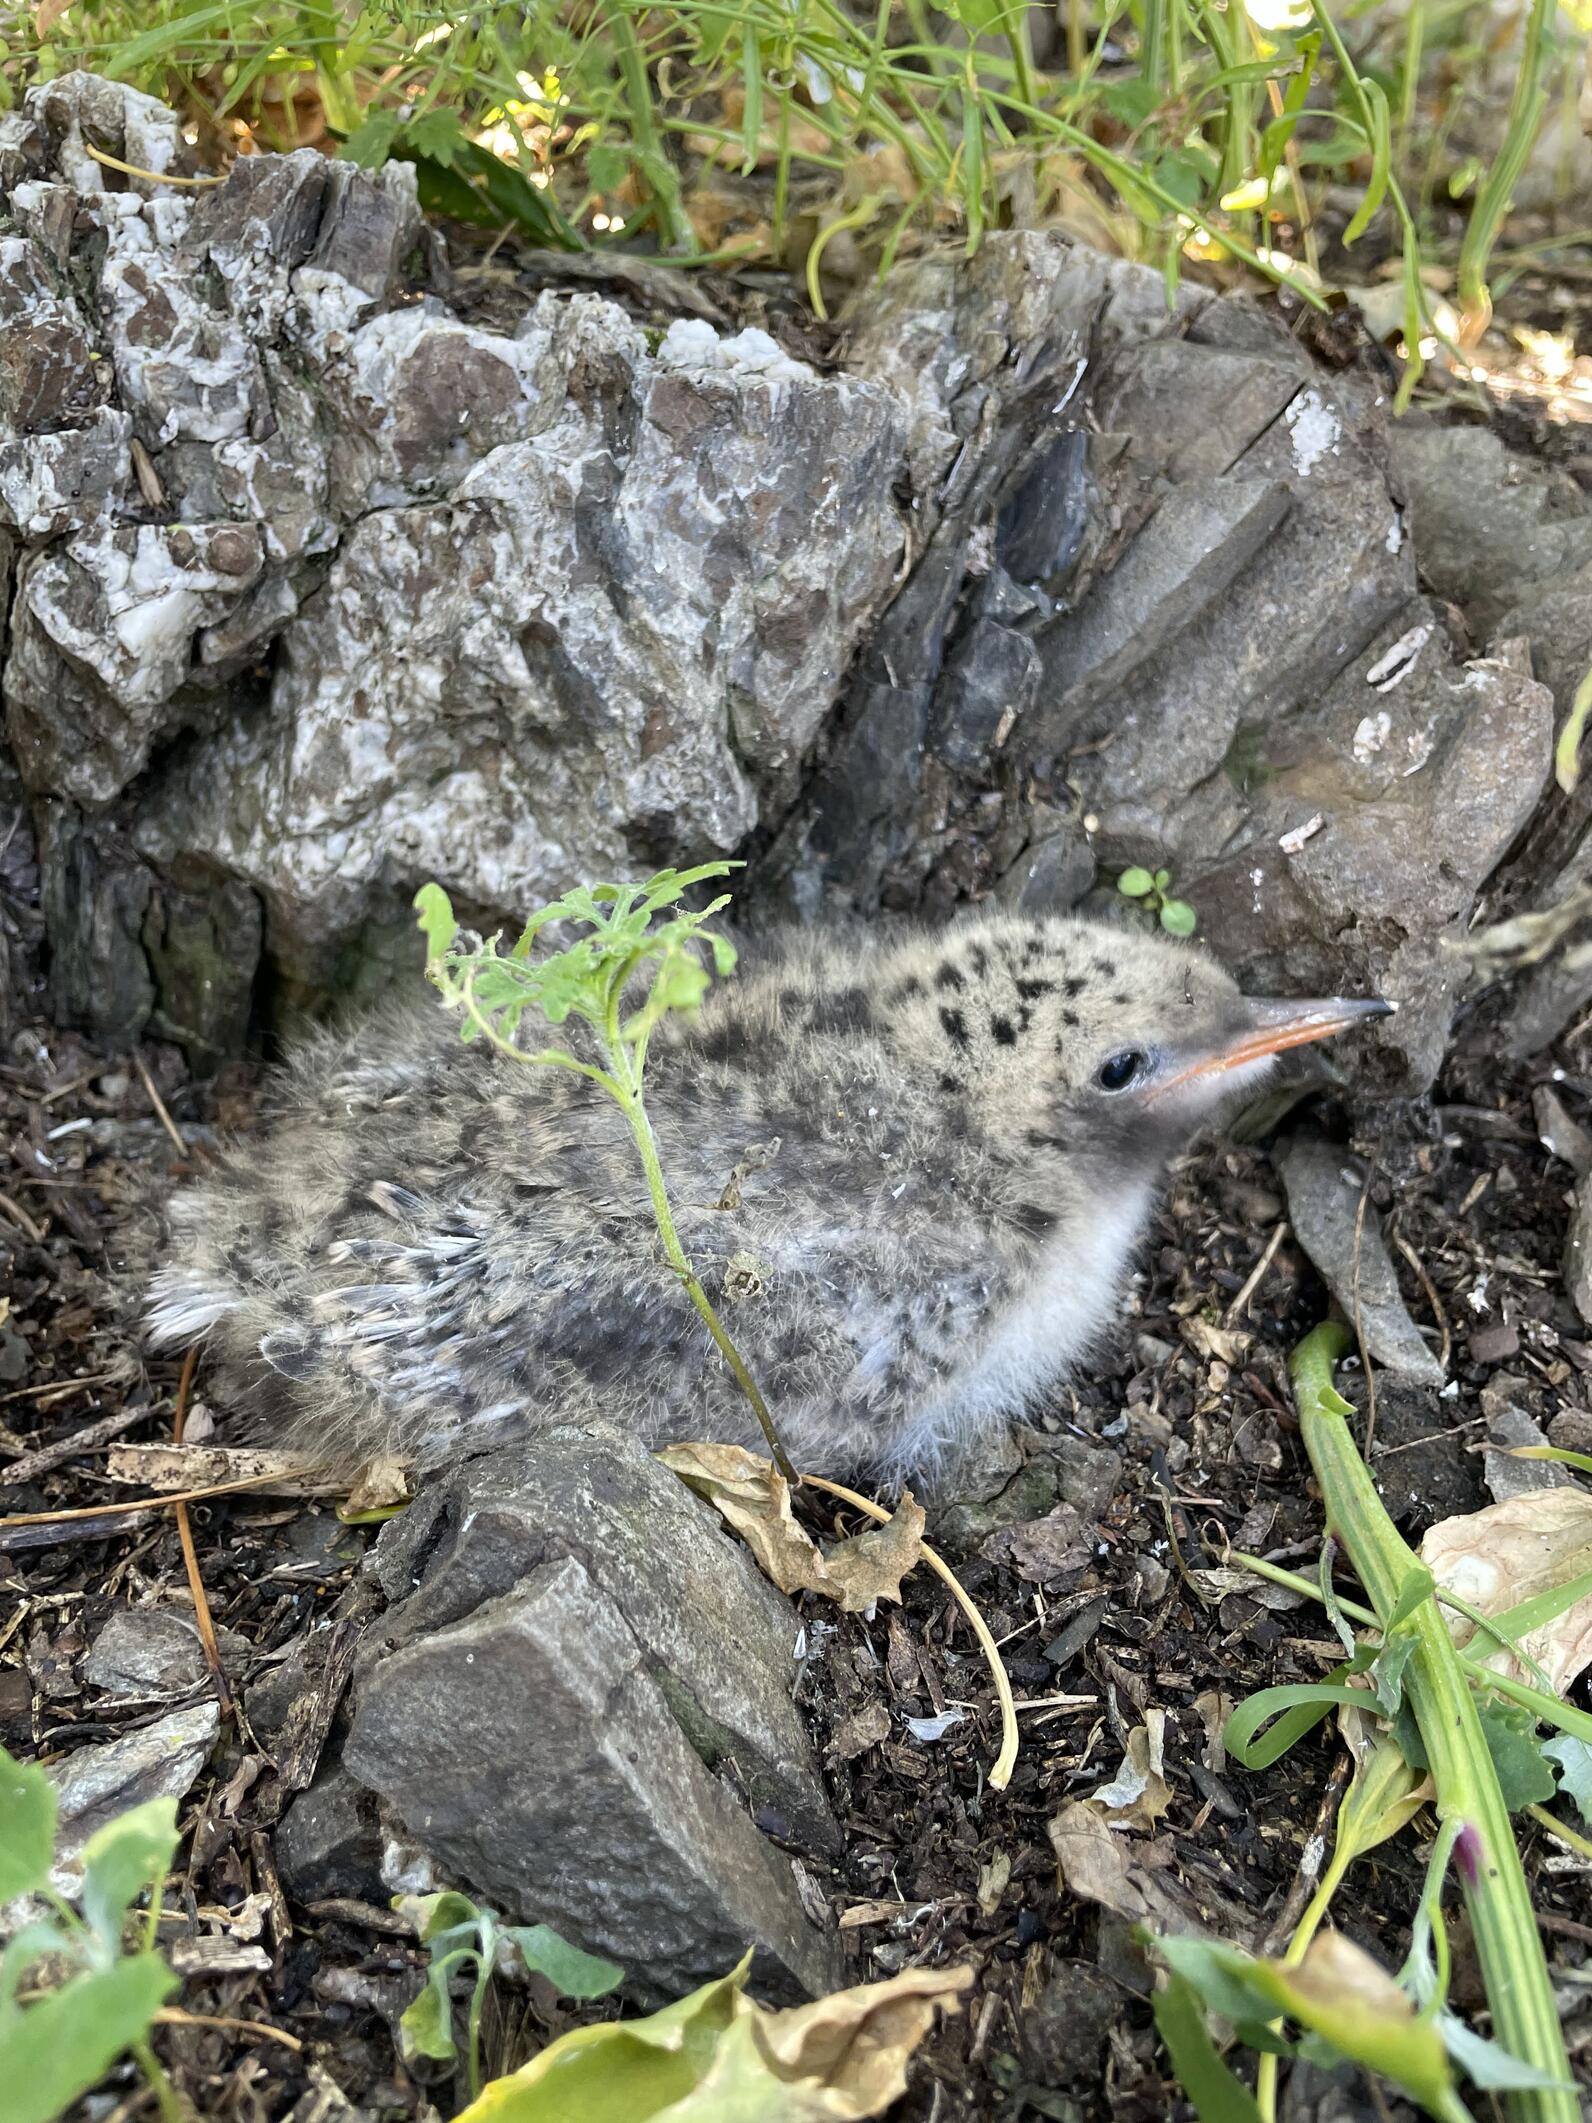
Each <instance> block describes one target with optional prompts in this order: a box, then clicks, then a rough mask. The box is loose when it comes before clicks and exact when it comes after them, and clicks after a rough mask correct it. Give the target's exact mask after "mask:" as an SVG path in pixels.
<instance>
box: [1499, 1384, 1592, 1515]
mask: <svg viewBox="0 0 1592 2123" xmlns="http://www.w3.org/2000/svg"><path fill="white" fill-rule="evenodd" d="M1517 1383H1518V1382H1516V1381H1511V1380H1509V1379H1507V1378H1504V1377H1498V1378H1495V1379H1493V1380H1492V1381H1491V1382H1490V1387H1489V1390H1488V1391H1487V1392H1485V1393H1484V1394H1483V1396H1482V1408H1483V1413H1484V1414H1485V1415H1486V1417H1487V1449H1486V1450H1485V1452H1483V1454H1482V1479H1483V1481H1485V1482H1486V1484H1487V1487H1488V1489H1489V1490H1490V1491H1491V1493H1492V1499H1493V1502H1494V1503H1495V1504H1507V1503H1508V1502H1509V1501H1510V1500H1511V1498H1513V1497H1517V1496H1525V1495H1527V1494H1528V1493H1529V1492H1530V1491H1531V1490H1533V1489H1571V1488H1574V1487H1575V1476H1574V1475H1573V1474H1572V1473H1571V1472H1570V1470H1569V1468H1568V1467H1564V1466H1560V1465H1559V1464H1558V1463H1556V1462H1555V1461H1553V1460H1520V1459H1516V1458H1515V1456H1514V1452H1513V1449H1512V1448H1513V1447H1515V1446H1517V1445H1546V1444H1547V1442H1548V1440H1547V1437H1546V1435H1545V1433H1544V1432H1543V1429H1542V1427H1541V1425H1540V1424H1539V1423H1536V1422H1533V1420H1532V1419H1531V1417H1530V1416H1529V1415H1527V1413H1526V1411H1525V1410H1524V1409H1523V1408H1518V1407H1516V1406H1515V1405H1514V1403H1513V1402H1512V1401H1510V1400H1508V1399H1507V1398H1506V1395H1507V1393H1508V1390H1509V1388H1510V1386H1511V1385H1512V1384H1517Z"/></svg>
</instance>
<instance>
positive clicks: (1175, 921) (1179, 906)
mask: <svg viewBox="0 0 1592 2123" xmlns="http://www.w3.org/2000/svg"><path fill="white" fill-rule="evenodd" d="M1199 925H1200V918H1199V916H1198V915H1197V914H1196V913H1195V912H1194V909H1193V908H1192V907H1191V906H1190V905H1189V903H1188V901H1187V900H1186V899H1163V900H1162V902H1161V927H1162V928H1163V929H1164V930H1165V931H1166V933H1167V935H1168V936H1192V935H1193V934H1194V931H1195V930H1196V929H1197V928H1198V927H1199Z"/></svg>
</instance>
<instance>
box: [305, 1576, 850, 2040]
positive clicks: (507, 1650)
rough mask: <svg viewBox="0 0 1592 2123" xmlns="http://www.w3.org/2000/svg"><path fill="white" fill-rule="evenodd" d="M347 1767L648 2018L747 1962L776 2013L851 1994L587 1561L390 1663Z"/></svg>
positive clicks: (364, 1694) (831, 1952)
mask: <svg viewBox="0 0 1592 2123" xmlns="http://www.w3.org/2000/svg"><path fill="white" fill-rule="evenodd" d="M344 1760H345V1762H346V1763H347V1765H348V1767H349V1768H350V1769H351V1770H352V1771H353V1773H354V1775H355V1776H356V1777H358V1778H359V1780H360V1781H361V1782H362V1783H363V1784H365V1785H366V1786H368V1787H369V1788H370V1789H372V1790H374V1791H376V1792H377V1793H378V1794H379V1795H380V1796H381V1797H382V1799H383V1800H384V1801H385V1802H386V1803H387V1804H388V1805H389V1806H390V1807H391V1808H392V1810H393V1811H394V1812H395V1813H396V1814H397V1816H398V1817H399V1819H400V1821H401V1822H402V1823H403V1824H404V1826H405V1827H406V1828H407V1829H408V1830H409V1831H410V1833H411V1834H412V1835H414V1836H415V1837H416V1838H417V1840H419V1841H420V1842H421V1843H422V1844H423V1847H424V1848H425V1849H426V1851H427V1852H428V1853H429V1854H430V1855H431V1856H433V1857H434V1858H435V1859H436V1861H437V1862H438V1863H439V1864H440V1865H441V1866H442V1867H443V1868H444V1869H445V1870H446V1871H447V1872H448V1873H449V1874H450V1875H452V1876H453V1877H454V1878H456V1879H458V1880H461V1881H463V1882H464V1883H466V1884H467V1885H468V1886H469V1888H470V1889H471V1890H472V1891H473V1892H474V1893H475V1894H477V1895H478V1896H480V1897H483V1898H486V1899H488V1900H490V1901H492V1902H493V1903H494V1904H495V1905H496V1906H497V1907H499V1908H500V1909H503V1910H504V1911H506V1912H507V1913H509V1914H510V1915H511V1916H513V1917H514V1918H516V1919H517V1920H526V1921H546V1922H549V1923H552V1924H554V1925H555V1926H556V1927H557V1928H558V1929H559V1930H560V1931H563V1932H565V1933H566V1934H567V1935H569V1936H570V1937H572V1938H574V1939H576V1940H578V1941H579V1942H580V1943H581V1944H582V1945H583V1946H585V1947H586V1948H588V1949H589V1950H592V1951H596V1952H600V1953H604V1954H607V1955H609V1956H610V1957H612V1958H613V1959H615V1960H619V1961H621V1962H622V1963H623V1964H624V1965H625V1966H626V1967H627V1968H629V1969H630V1970H631V1971H632V1980H633V1987H634V1989H635V1990H636V1992H637V1994H638V1995H640V1996H641V1997H643V1998H656V1997H660V1996H671V1995H678V1994H680V1993H682V1992H684V1991H686V1990H689V1989H691V1988H693V1987H695V1986H696V1985H698V1984H700V1983H701V1982H703V1981H704V1980H706V1978H707V1977H708V1976H710V1975H712V1974H714V1973H722V1971H723V1970H724V1969H725V1968H727V1967H729V1966H731V1965H732V1964H733V1963H734V1961H735V1960H736V1959H737V1958H738V1957H739V1955H740V1953H741V1952H742V1951H743V1950H744V1949H745V1947H746V1946H747V1945H748V1944H752V1945H754V1946H755V1947H756V1950H757V1962H756V1971H757V1974H758V1977H759V1980H760V1981H761V1983H762V1984H763V1985H764V1986H766V1987H767V1988H769V1989H771V1990H773V1991H775V1992H776V1993H786V1994H789V1993H791V1992H807V1993H809V1994H817V1993H820V1992H822V1991H825V1990H828V1989H830V1988H833V1987H834V1985H835V1984H836V1982H837V1981H838V1970H839V1961H838V1955H837V1953H836V1951H835V1948H834V1944H833V1941H832V1939H830V1938H829V1937H827V1936H826V1935H825V1934H824V1933H823V1932H821V1931H819V1930H818V1929H816V1928H815V1927H814V1925H813V1924H812V1923H811V1921H810V1920H809V1918H808V1917H807V1915H806V1914H805V1912H804V1910H803V1908H802V1904H801V1900H800V1897H799V1895H798V1892H797V1888H796V1883H795V1879H794V1876H793V1874H792V1871H791V1867H790V1863H789V1861H788V1860H787V1859H784V1858H782V1857H781V1856H780V1855H779V1854H778V1853H777V1852H776V1850H775V1849H774V1847H773V1846H772V1844H770V1843H768V1842H766V1841H765V1840H764V1839H763V1838H762V1837H761V1836H760V1835H759V1834H758V1832H757V1830H756V1829H755V1828H754V1827H753V1826H752V1823H751V1821H750V1820H749V1819H748V1818H747V1816H746V1814H745V1813H744V1812H743V1811H742V1810H741V1808H740V1806H739V1805H738V1804H737V1802H736V1801H735V1800H734V1799H733V1798H732V1797H731V1795H730V1794H729V1792H728V1791H727V1790H726V1789H725V1788H724V1786H723V1785H722V1784H721V1783H719V1782H718V1781H717V1780H716V1779H715V1778H714V1777H713V1776H712V1775H711V1774H710V1773H709V1771H708V1770H707V1769H706V1768H705V1767H704V1766H703V1764H702V1762H701V1760H700V1759H699V1757H698V1756H697V1754H696V1753H695V1752H694V1751H693V1749H692V1747H691V1745H690V1744H689V1742H688V1741H687V1740H686V1738H685V1735H684V1734H683V1732H682V1731H681V1729H680V1727H679V1725H678V1724H676V1722H675V1720H674V1718H673V1717H672V1716H671V1714H670V1711H669V1709H668V1707H667V1705H666V1704H665V1701H664V1698H663V1695H662V1693H661V1692H660V1690H659V1688H658V1686H657V1684H656V1683H655V1681H654V1680H653V1678H652V1677H651V1675H650V1673H649V1671H648V1654H647V1647H646V1646H645V1645H644V1644H643V1643H642V1642H641V1641H639V1640H638V1638H637V1636H636V1635H635V1634H634V1632H633V1630H632V1628H631V1627H630V1625H629V1624H628V1623H627V1622H626V1621H625V1619H624V1617H623V1616H622V1614H621V1613H620V1611H619V1608H618V1606H617V1604H616V1603H615V1601H614V1600H613V1599H612V1598H611V1597H610V1596H609V1595H608V1594H606V1593H605V1592H604V1591H603V1589H602V1588H601V1586H600V1585H599V1584H597V1583H596V1582H595V1581H594V1579H593V1578H592V1577H591V1576H590V1575H589V1574H588V1572H587V1570H586V1569H585V1568H584V1567H583V1565H582V1564H581V1563H580V1562H579V1561H578V1560H577V1559H576V1558H575V1556H573V1555H566V1556H564V1557H563V1558H562V1559H560V1560H557V1561H551V1562H547V1563H544V1564H541V1565H540V1566H538V1567H535V1568H533V1569H532V1570H531V1571H530V1572H529V1573H528V1574H527V1575H526V1576H525V1577H523V1578H522V1579H521V1580H520V1581H519V1582H518V1584H517V1585H516V1586H515V1588H514V1589H513V1590H511V1591H508V1592H506V1593H503V1594H502V1595H500V1596H498V1597H496V1598H489V1599H487V1600H485V1601H483V1602H482V1603H481V1604H480V1605H479V1606H477V1607H476V1608H475V1609H474V1610H473V1611H472V1612H471V1613H470V1614H469V1615H467V1616H466V1617H465V1618H464V1619H462V1620H460V1621H458V1622H456V1623H454V1624H452V1625H451V1626H443V1627H441V1628H439V1629H437V1630H435V1631H433V1632H432V1633H430V1634H429V1635H426V1636H421V1637H416V1638H414V1639H412V1640H411V1641H409V1642H407V1643H404V1644H401V1645H400V1646H399V1647H398V1648H397V1649H395V1650H393V1651H391V1652H389V1653H387V1654H386V1655H385V1656H383V1657H380V1658H378V1659H377V1660H376V1661H375V1662H374V1663H373V1664H372V1665H371V1667H370V1668H369V1669H368V1671H367V1672H366V1673H365V1675H364V1676H363V1678H362V1680H361V1682H360V1689H359V1703H358V1708H357V1711H356V1713H355V1717H354V1722H353V1726H352V1729H351V1731H350V1734H349V1738H348V1743H347V1747H346V1749H345V1754H344Z"/></svg>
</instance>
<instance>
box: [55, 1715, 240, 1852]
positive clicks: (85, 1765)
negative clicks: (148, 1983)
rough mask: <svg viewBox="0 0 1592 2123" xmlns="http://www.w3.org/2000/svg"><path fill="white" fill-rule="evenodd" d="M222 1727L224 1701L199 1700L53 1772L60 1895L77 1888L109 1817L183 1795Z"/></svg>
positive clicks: (82, 1752)
mask: <svg viewBox="0 0 1592 2123" xmlns="http://www.w3.org/2000/svg"><path fill="white" fill-rule="evenodd" d="M220 1729H221V1711H220V1708H219V1706H218V1705H217V1704H215V1703H213V1702H208V1703H193V1704H190V1705H189V1707H188V1708H187V1709H186V1710H173V1711H171V1712H169V1713H168V1714H167V1715H166V1716H165V1717H163V1718H156V1719H155V1720H154V1721H153V1723H151V1724H148V1725H140V1726H138V1727H136V1729H135V1730H133V1731H132V1732H126V1733H123V1734H122V1735H121V1736H120V1737H119V1738H117V1739H114V1740H105V1741H103V1742H102V1743H100V1744H99V1745H98V1746H88V1747H79V1748H78V1749H76V1751H75V1752H74V1753H72V1754H70V1755H68V1756H67V1758H66V1760H65V1761H64V1762H62V1763H60V1764H59V1765H58V1767H56V1768H55V1769H54V1770H53V1771H52V1772H51V1782H52V1783H53V1784H54V1785H55V1803H56V1819H57V1831H56V1846H55V1867H54V1870H53V1872H52V1873H51V1881H52V1884H53V1885H54V1886H55V1888H56V1890H57V1892H59V1893H62V1894H70V1893H72V1892H73V1891H74V1890H75V1888H76V1886H77V1883H78V1880H79V1878H80V1877H81V1874H82V1865H81V1863H80V1859H81V1854H82V1850H83V1846H84V1844H85V1843H87V1842H88V1840H89V1838H90V1837H91V1836H92V1835H94V1833H95V1832H96V1831H97V1830H98V1829H100V1828H103V1827H104V1826H105V1824H106V1822H107V1821H110V1820H113V1819H114V1818H115V1817H116V1815H117V1814H119V1813H125V1812H126V1810H127V1809H128V1807H129V1806H142V1805H144V1804H145V1803H146V1802H147V1801H148V1800H150V1799H161V1798H169V1799H180V1798H182V1797H183V1796H184V1795H185V1794H186V1792H187V1791H188V1789H189V1787H190V1786H191V1785H192V1783H193V1781H194V1778H195V1777H197V1776H198V1774H199V1772H200V1770H201V1769H202V1768H203V1767H204V1765H205V1759H206V1757H207V1756H208V1755H209V1753H210V1750H211V1748H212V1747H213V1746H214V1745H215V1742H216V1735H217V1733H218V1732H219V1731H220Z"/></svg>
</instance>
